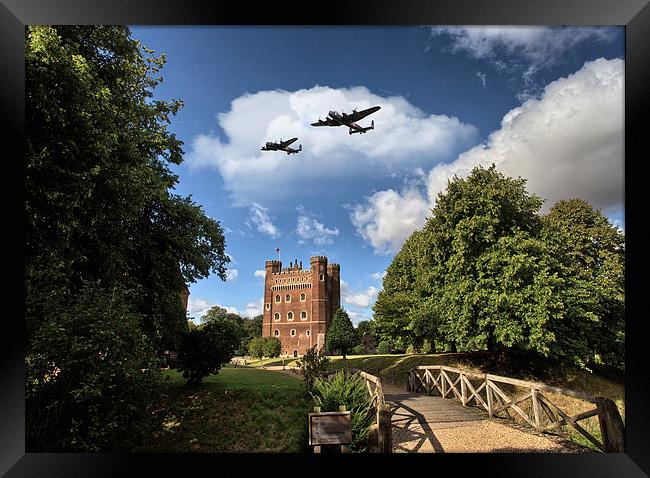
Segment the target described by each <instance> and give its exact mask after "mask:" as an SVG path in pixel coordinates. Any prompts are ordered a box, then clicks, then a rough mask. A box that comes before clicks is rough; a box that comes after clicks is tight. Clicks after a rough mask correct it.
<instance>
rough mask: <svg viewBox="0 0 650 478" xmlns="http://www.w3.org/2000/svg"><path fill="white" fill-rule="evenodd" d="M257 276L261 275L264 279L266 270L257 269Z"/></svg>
mask: <svg viewBox="0 0 650 478" xmlns="http://www.w3.org/2000/svg"><path fill="white" fill-rule="evenodd" d="M255 277H261V278H262V279H264V278H265V277H266V271H265V270H261V269H258V270H256V271H255Z"/></svg>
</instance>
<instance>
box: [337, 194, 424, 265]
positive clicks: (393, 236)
mask: <svg viewBox="0 0 650 478" xmlns="http://www.w3.org/2000/svg"><path fill="white" fill-rule="evenodd" d="M430 212H431V211H430V207H429V203H428V202H427V200H426V198H425V197H424V196H423V194H422V193H421V192H420V191H419V190H418V189H416V188H413V187H408V188H405V189H404V190H402V191H401V192H397V191H394V190H392V189H388V190H386V191H379V192H376V193H374V194H373V195H371V196H370V197H368V198H366V202H365V203H364V204H357V205H354V206H352V208H351V213H350V219H351V220H352V224H353V225H354V226H355V228H356V230H357V233H358V234H359V235H360V236H361V237H362V238H363V239H365V240H366V241H367V242H369V243H370V244H371V245H372V247H373V248H374V250H375V251H376V252H378V253H382V254H389V253H391V252H395V251H397V250H399V248H400V247H401V245H402V244H403V243H404V241H405V240H406V238H407V237H408V236H409V235H410V234H411V233H412V232H413V231H415V230H416V229H419V228H421V227H422V226H423V225H424V223H425V221H426V218H427V217H428V216H429V214H430Z"/></svg>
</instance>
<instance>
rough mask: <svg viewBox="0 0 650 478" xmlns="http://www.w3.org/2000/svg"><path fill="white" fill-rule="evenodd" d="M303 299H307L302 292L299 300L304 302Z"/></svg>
mask: <svg viewBox="0 0 650 478" xmlns="http://www.w3.org/2000/svg"><path fill="white" fill-rule="evenodd" d="M305 300H307V296H306V295H305V294H304V293H302V294H300V302H304V301H305Z"/></svg>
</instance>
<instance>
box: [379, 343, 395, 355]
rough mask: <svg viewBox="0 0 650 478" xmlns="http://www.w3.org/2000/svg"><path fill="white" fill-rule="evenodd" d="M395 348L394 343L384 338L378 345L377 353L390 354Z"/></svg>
mask: <svg viewBox="0 0 650 478" xmlns="http://www.w3.org/2000/svg"><path fill="white" fill-rule="evenodd" d="M392 348H393V345H392V344H391V342H390V341H389V340H382V341H381V342H379V345H377V353H378V354H382V355H385V354H389V353H390V352H391V350H392Z"/></svg>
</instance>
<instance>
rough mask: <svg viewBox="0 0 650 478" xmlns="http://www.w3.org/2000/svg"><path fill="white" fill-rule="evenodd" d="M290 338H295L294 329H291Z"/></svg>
mask: <svg viewBox="0 0 650 478" xmlns="http://www.w3.org/2000/svg"><path fill="white" fill-rule="evenodd" d="M291 336H292V337H295V336H296V329H291Z"/></svg>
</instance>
